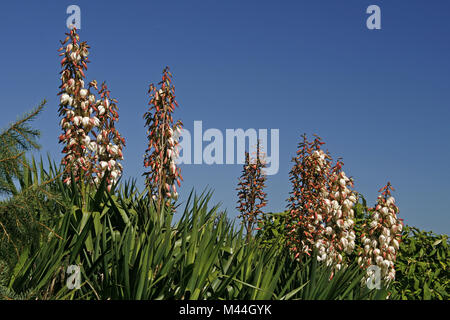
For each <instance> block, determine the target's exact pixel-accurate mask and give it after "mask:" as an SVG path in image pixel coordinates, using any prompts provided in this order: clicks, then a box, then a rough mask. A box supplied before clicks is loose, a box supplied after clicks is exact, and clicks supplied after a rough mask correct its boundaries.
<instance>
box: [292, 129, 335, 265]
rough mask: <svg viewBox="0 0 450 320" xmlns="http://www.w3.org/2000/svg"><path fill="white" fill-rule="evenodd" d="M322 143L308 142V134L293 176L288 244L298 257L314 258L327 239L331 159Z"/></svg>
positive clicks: (302, 144) (318, 140)
mask: <svg viewBox="0 0 450 320" xmlns="http://www.w3.org/2000/svg"><path fill="white" fill-rule="evenodd" d="M322 144H324V142H322V141H321V140H320V138H319V137H316V139H315V140H314V141H313V142H308V141H307V139H306V135H304V136H303V142H301V143H300V144H299V149H298V151H297V156H296V157H295V158H294V159H293V161H294V162H295V164H294V166H293V168H292V170H291V172H290V174H289V176H290V180H291V182H292V185H293V191H292V192H291V197H290V198H289V199H288V201H289V207H288V209H289V216H288V220H287V223H286V228H287V244H288V246H289V248H290V249H291V251H292V252H293V253H294V254H295V258H299V257H300V256H301V255H302V254H304V253H305V254H307V255H310V254H311V252H312V250H313V248H314V247H315V246H316V244H317V243H318V242H321V239H322V238H323V233H324V222H325V221H326V218H327V214H328V210H329V208H328V206H327V204H326V201H325V200H326V199H327V197H328V189H327V181H328V173H329V170H330V166H331V165H330V163H331V157H330V156H329V155H328V154H327V153H325V152H324V151H323V150H321V149H320V146H321V145H322Z"/></svg>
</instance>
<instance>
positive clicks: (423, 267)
mask: <svg viewBox="0 0 450 320" xmlns="http://www.w3.org/2000/svg"><path fill="white" fill-rule="evenodd" d="M448 249H449V245H448V235H437V234H434V233H433V232H426V231H423V230H419V229H417V228H414V227H406V228H405V230H404V232H403V242H402V243H401V244H400V251H399V254H398V256H397V261H396V264H395V267H396V270H397V275H396V281H395V283H394V296H397V298H400V299H425V300H428V299H439V300H448V299H449V298H450V269H449V268H450V254H449V251H448Z"/></svg>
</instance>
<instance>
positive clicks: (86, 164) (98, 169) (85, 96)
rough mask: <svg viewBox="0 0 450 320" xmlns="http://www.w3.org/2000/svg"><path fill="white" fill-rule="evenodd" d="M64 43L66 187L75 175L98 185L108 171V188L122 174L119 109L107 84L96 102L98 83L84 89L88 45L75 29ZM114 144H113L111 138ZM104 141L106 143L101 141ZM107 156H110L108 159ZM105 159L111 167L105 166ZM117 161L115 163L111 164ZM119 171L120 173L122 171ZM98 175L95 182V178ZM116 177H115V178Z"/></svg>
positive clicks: (61, 110) (62, 138)
mask: <svg viewBox="0 0 450 320" xmlns="http://www.w3.org/2000/svg"><path fill="white" fill-rule="evenodd" d="M66 35H67V37H66V39H65V40H64V41H62V42H61V44H62V47H61V48H60V49H59V51H61V53H60V56H63V57H64V58H63V59H62V61H61V65H62V67H63V70H62V71H61V82H62V84H61V85H60V89H61V91H60V92H59V94H58V95H60V107H59V115H60V116H62V117H63V118H62V119H61V123H60V124H61V127H62V130H63V134H61V135H60V137H59V141H60V143H63V144H65V146H64V148H63V151H62V152H63V153H64V154H65V156H64V157H63V159H62V161H61V163H62V165H63V166H64V167H65V168H66V169H67V172H66V175H65V177H64V182H65V183H66V184H70V183H71V177H72V176H73V177H74V179H75V182H79V181H83V182H87V183H93V182H98V181H99V180H98V179H99V178H101V177H102V176H103V174H104V171H105V168H106V167H108V169H109V170H110V171H111V172H110V174H111V176H112V177H113V179H108V181H107V184H108V189H110V188H111V185H112V183H113V182H114V181H116V178H117V177H118V176H119V175H120V174H121V165H120V164H117V163H116V160H119V159H122V150H121V149H122V146H123V145H124V143H125V142H124V139H123V138H121V137H120V135H119V134H118V132H117V130H116V129H115V128H114V122H115V121H117V119H118V114H117V107H116V105H115V104H110V103H109V100H108V98H109V92H108V91H107V89H106V85H103V86H102V89H101V90H100V92H99V94H100V95H101V99H99V100H97V98H96V96H95V94H94V92H93V89H96V90H97V89H98V88H97V81H96V80H93V81H91V82H90V83H89V84H88V86H87V87H85V73H84V72H85V71H86V70H87V63H88V62H89V61H88V58H87V56H88V54H89V51H88V49H89V46H88V45H87V43H86V42H80V38H79V35H78V34H77V32H76V29H75V28H73V29H72V30H71V31H70V33H68V34H66ZM111 135H112V140H113V141H115V144H114V145H113V144H110V139H109V137H110V136H111ZM102 138H104V139H105V142H107V144H106V145H105V144H104V143H102V142H101V140H102ZM106 153H108V156H106ZM105 160H106V161H107V162H108V165H107V166H106V167H105V164H104V162H105ZM111 161H114V162H111ZM119 169H120V170H119ZM94 174H96V175H97V176H96V177H95V179H93V175H94ZM114 177H116V178H114Z"/></svg>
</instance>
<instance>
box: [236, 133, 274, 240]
mask: <svg viewBox="0 0 450 320" xmlns="http://www.w3.org/2000/svg"><path fill="white" fill-rule="evenodd" d="M264 167H265V160H264V156H263V155H262V154H261V150H260V142H259V141H258V144H257V147H256V157H255V158H250V155H249V153H248V152H246V153H245V164H244V168H243V170H242V175H241V177H240V178H239V183H238V188H237V190H238V198H239V200H238V204H239V205H238V207H237V209H238V210H239V211H240V213H241V215H240V216H241V218H242V219H243V222H244V225H245V226H246V230H247V237H250V235H251V233H252V231H253V226H254V225H255V224H256V223H257V222H259V217H260V215H261V214H262V213H263V212H262V208H263V207H264V206H266V204H267V201H266V193H265V192H263V189H264V187H265V181H266V176H265V175H264V173H263V172H262V169H263V168H264Z"/></svg>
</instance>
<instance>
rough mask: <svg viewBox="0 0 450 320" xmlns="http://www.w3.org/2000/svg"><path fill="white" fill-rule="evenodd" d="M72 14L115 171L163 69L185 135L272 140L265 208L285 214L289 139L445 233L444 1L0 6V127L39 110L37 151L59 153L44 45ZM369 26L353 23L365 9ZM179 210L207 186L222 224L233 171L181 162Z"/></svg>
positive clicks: (133, 161) (134, 171)
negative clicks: (276, 136) (274, 154)
mask: <svg viewBox="0 0 450 320" xmlns="http://www.w3.org/2000/svg"><path fill="white" fill-rule="evenodd" d="M71 4H76V5H79V6H80V8H81V19H82V20H81V30H80V36H81V38H82V39H83V40H86V41H87V42H88V43H89V44H90V45H91V47H92V48H91V55H90V60H91V61H92V62H91V64H90V65H89V70H88V72H87V78H88V79H90V80H92V79H97V80H98V81H99V82H101V81H103V80H106V81H107V84H108V86H109V89H110V90H111V92H112V94H113V95H114V96H115V97H116V98H117V99H118V100H119V110H120V121H119V124H118V128H119V130H120V132H121V134H122V135H123V136H124V137H125V138H126V141H127V146H126V148H125V150H124V157H125V161H124V168H125V177H136V178H138V181H139V182H140V183H141V184H142V182H143V179H142V177H141V174H142V171H143V167H142V160H143V158H142V155H143V152H144V150H145V148H146V136H145V128H144V126H143V125H144V120H143V119H142V115H143V113H144V112H145V110H146V107H147V102H148V97H147V96H146V92H147V88H148V84H149V83H150V82H158V81H159V79H160V76H161V71H162V69H163V67H164V66H166V65H168V66H170V67H171V70H172V72H173V73H174V83H175V86H176V94H177V99H178V102H179V104H180V108H179V109H178V110H177V111H176V113H175V118H176V119H178V118H179V119H182V120H183V122H184V124H185V127H186V128H187V129H189V130H190V131H191V132H192V131H193V122H194V120H202V121H203V127H204V130H206V129H208V128H217V129H220V130H222V131H223V132H225V129H228V128H231V129H233V128H243V129H247V128H256V129H258V128H267V129H279V130H280V170H279V173H278V174H276V175H273V176H269V177H268V183H267V184H268V188H267V192H268V195H269V196H268V201H269V203H268V207H267V210H268V211H280V210H282V209H284V207H285V205H286V202H285V199H286V198H287V197H288V193H289V191H290V187H291V186H290V184H289V180H288V173H289V170H290V168H291V166H292V164H291V162H290V160H291V158H292V156H293V155H294V154H295V151H296V146H297V143H298V142H299V140H300V135H301V134H302V133H307V134H308V135H310V136H311V135H312V134H313V133H315V134H317V135H319V136H321V137H322V138H323V140H324V141H325V142H326V143H327V144H326V146H327V148H328V150H329V151H330V153H331V154H332V156H334V157H335V158H336V157H342V158H343V160H344V163H345V166H344V169H345V171H346V173H347V174H348V175H351V176H353V178H354V179H355V189H356V190H357V191H359V192H361V193H363V194H364V195H365V197H366V198H367V200H368V201H369V203H374V202H375V200H376V196H377V191H378V189H379V188H381V187H382V186H384V185H385V184H386V182H387V181H391V183H392V184H393V185H394V187H395V188H396V192H395V194H394V195H395V197H396V199H397V203H398V205H399V207H400V216H401V217H402V218H404V219H405V222H406V223H407V224H410V225H415V226H418V227H420V228H424V229H427V230H430V229H432V230H434V231H436V232H439V233H449V229H450V218H449V206H448V205H447V203H448V198H449V194H450V184H449V181H450V179H449V178H450V174H449V170H448V168H447V166H448V161H449V158H450V145H449V143H448V139H449V137H450V129H449V125H448V122H449V117H450V105H449V101H450V81H449V80H450V79H449V76H450V59H449V58H448V57H449V53H450V52H449V49H450V42H449V41H448V36H449V34H450V19H448V17H449V13H450V2H448V1H438V0H434V1H425V0H420V1H400V0H396V1H379V0H374V1H361V0H348V1H331V0H327V1H325V0H320V1H261V0H259V1H235V0H229V1H195V0H194V1H158V2H156V1H131V0H130V1H126V2H124V1H99V0H97V1H9V2H4V3H2V5H1V6H0V41H1V50H0V70H1V71H0V96H1V99H2V103H1V107H0V108H1V116H0V127H4V126H6V125H7V124H8V123H9V122H11V121H13V120H14V119H15V118H16V117H17V115H18V114H21V113H24V112H26V111H27V110H29V109H30V108H32V107H34V106H36V105H37V104H38V103H39V102H40V101H41V100H42V99H44V98H46V99H47V100H48V104H47V108H46V110H45V111H44V112H43V114H42V115H41V117H40V118H39V119H38V120H37V121H36V123H35V124H36V126H37V127H39V128H40V129H41V130H42V139H41V144H42V146H43V148H42V150H41V152H42V153H43V154H44V155H45V154H46V153H47V152H48V153H50V155H51V156H52V157H53V158H54V159H55V160H59V159H60V157H61V156H60V151H61V149H62V147H61V146H60V145H58V143H57V140H58V139H57V137H58V135H59V134H60V128H59V126H58V123H59V119H58V115H57V108H58V99H57V96H56V94H57V91H58V85H59V84H60V80H59V74H58V73H59V71H60V65H59V57H58V52H57V49H58V47H59V40H62V39H63V38H64V32H66V31H67V29H66V18H67V17H68V15H67V14H66V8H67V7H68V6H69V5H71ZM372 4H376V5H378V6H380V8H381V19H382V22H381V25H382V29H381V30H368V29H367V28H366V19H367V17H368V14H366V13H365V11H366V8H367V7H368V6H369V5H372ZM182 173H183V176H184V183H183V186H182V188H181V200H183V199H185V196H186V194H187V193H188V192H189V191H190V190H191V188H193V187H194V188H195V189H196V190H197V191H202V190H203V189H204V188H205V187H207V186H209V187H210V188H212V189H214V191H215V193H214V198H213V201H214V202H222V204H223V208H226V209H227V211H228V213H229V215H230V216H231V217H235V216H236V214H237V212H236V210H235V203H236V200H237V199H236V192H235V188H236V184H237V178H238V176H239V175H240V173H241V165H212V166H209V165H182Z"/></svg>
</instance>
